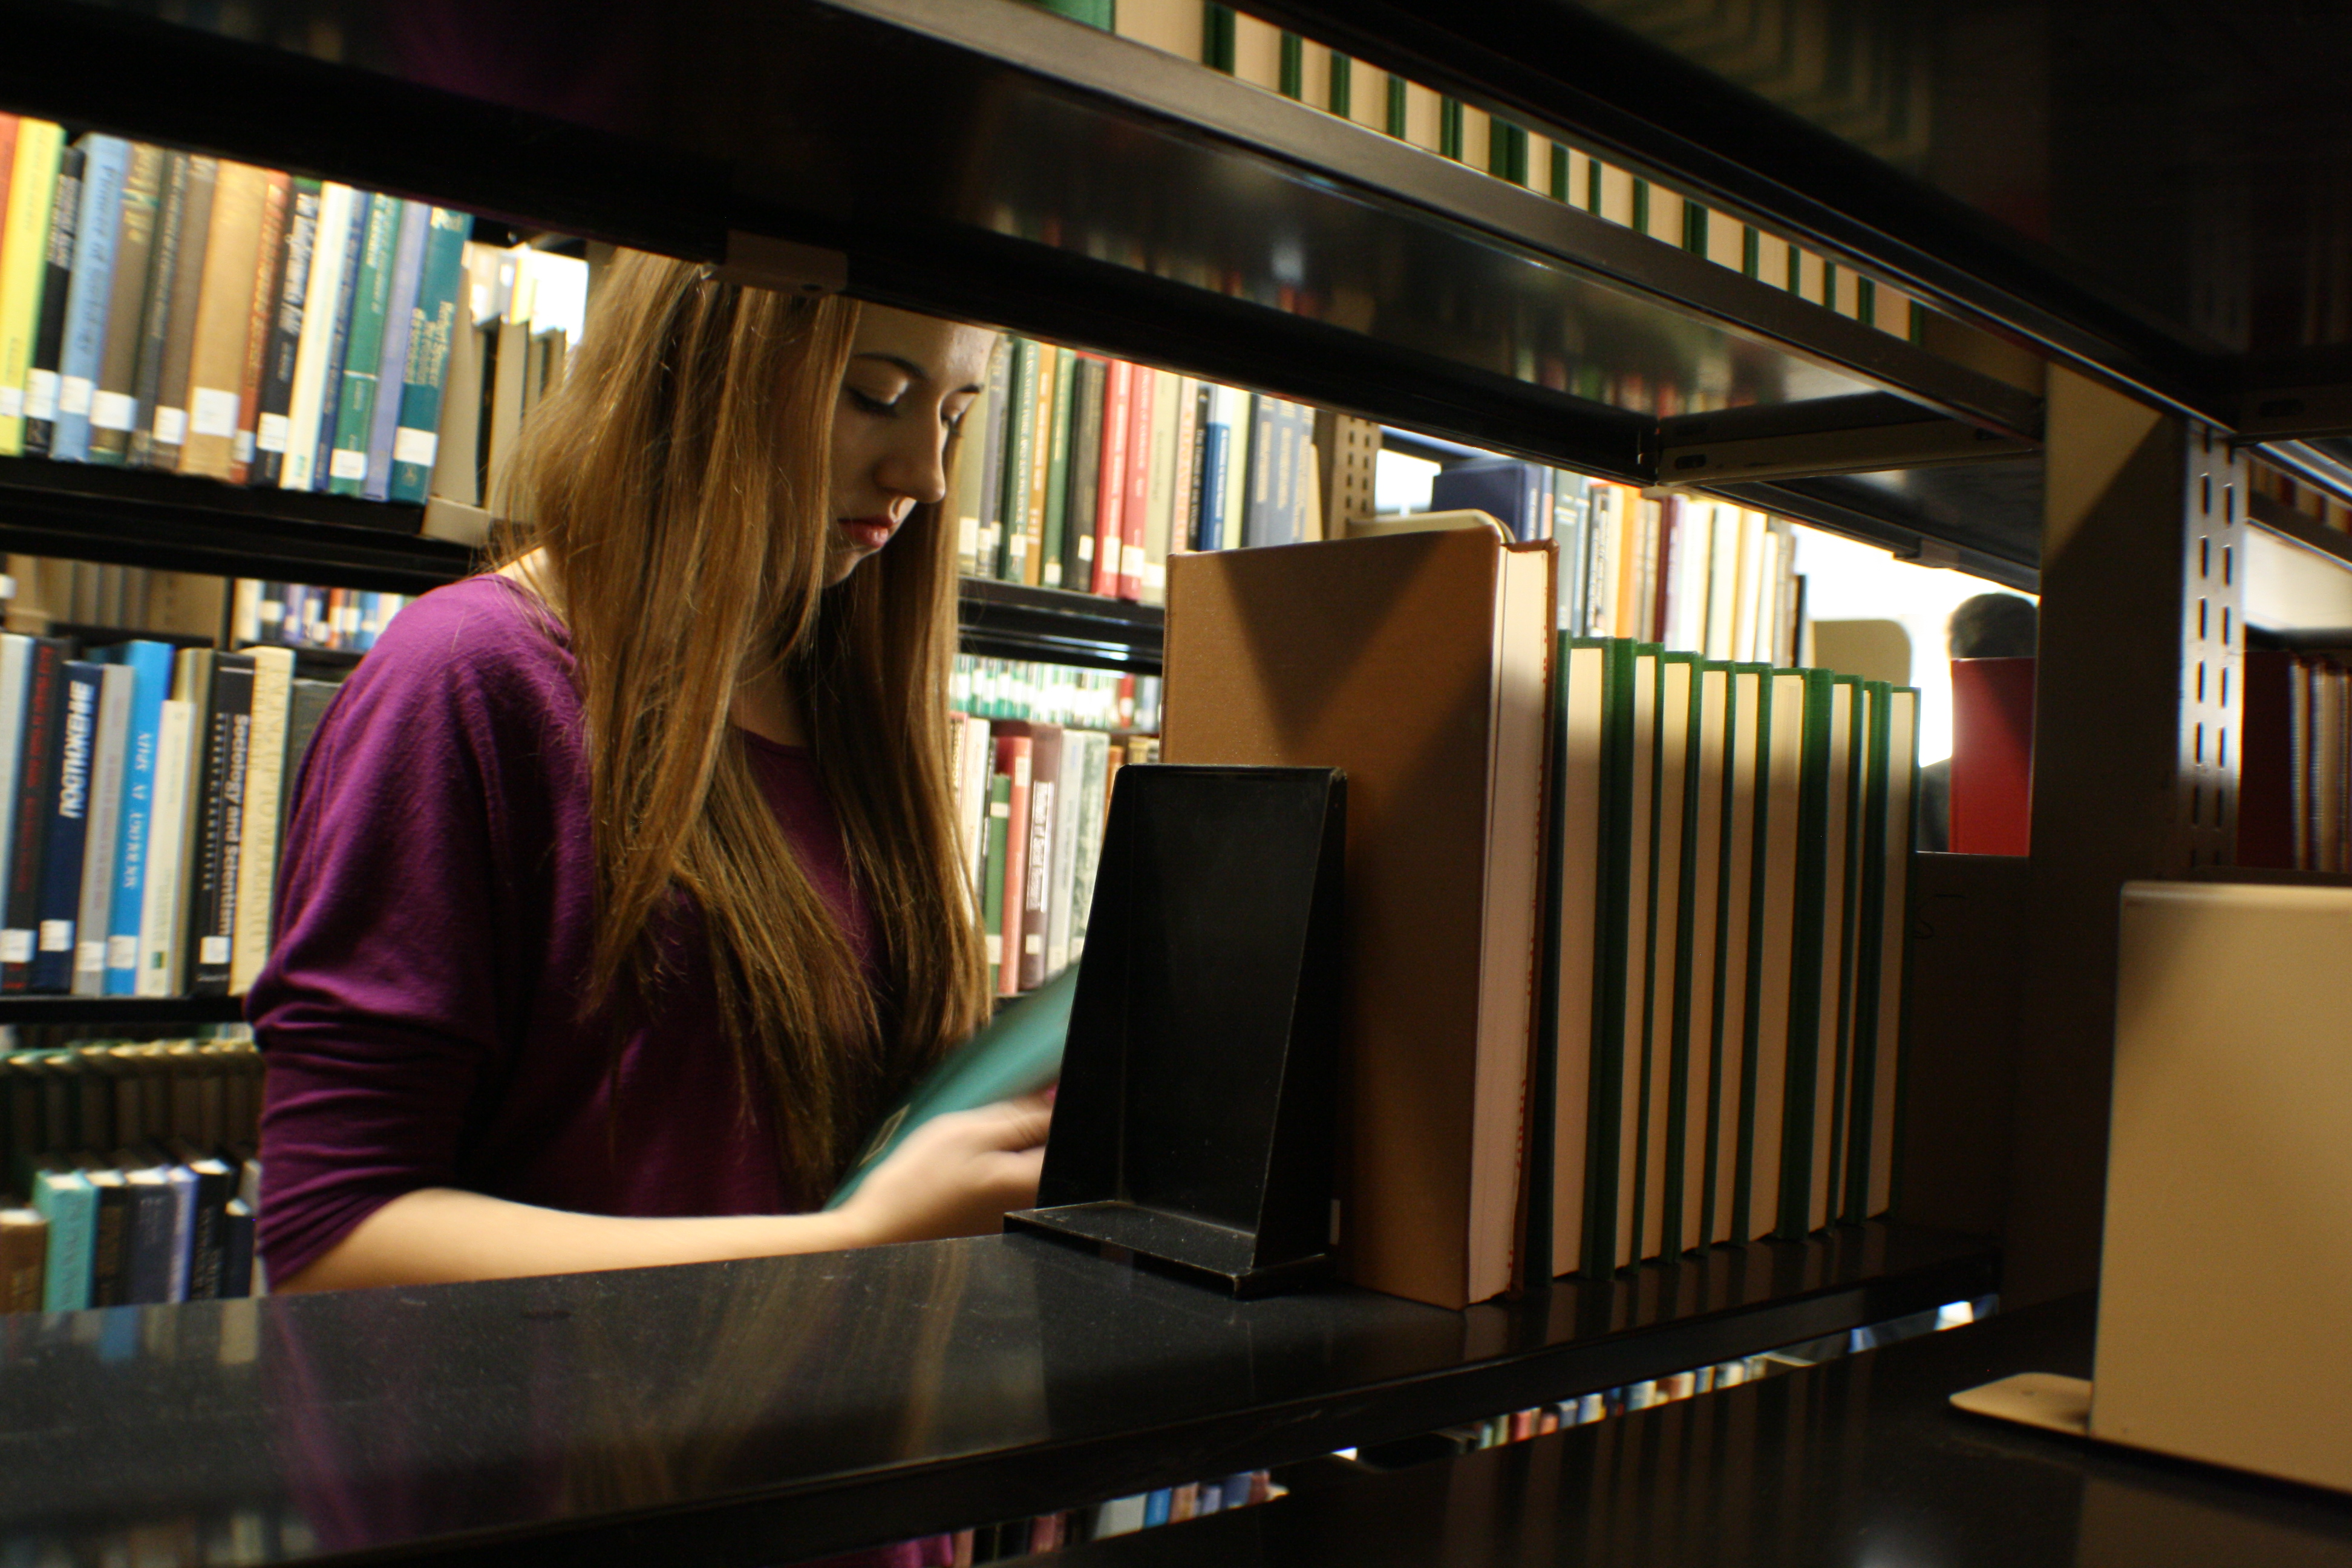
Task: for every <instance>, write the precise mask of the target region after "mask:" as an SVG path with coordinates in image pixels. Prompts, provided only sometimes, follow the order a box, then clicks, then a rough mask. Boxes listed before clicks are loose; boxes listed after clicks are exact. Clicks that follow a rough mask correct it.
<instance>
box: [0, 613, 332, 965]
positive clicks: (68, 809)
mask: <svg viewBox="0 0 2352 1568" xmlns="http://www.w3.org/2000/svg"><path fill="white" fill-rule="evenodd" d="M78 651H79V650H78V649H77V648H76V647H75V645H74V644H73V643H72V642H70V641H69V640H68V639H66V638H62V637H26V636H24V635H21V634H18V633H13V632H12V633H7V634H5V635H0V806H5V809H6V811H7V813H8V816H7V819H6V822H5V827H0V889H5V899H6V907H5V922H6V923H5V929H0V989H5V990H6V991H10V992H24V991H36V992H70V993H72V994H76V995H89V996H96V995H110V996H133V995H136V996H175V995H221V994H233V993H240V992H242V991H244V990H245V989H246V987H247V985H249V984H251V983H252V980H253V977H254V976H255V975H256V974H257V973H259V971H260V968H261V963H262V961H263V960H264V959H265V958H266V957H267V956H268V949H269V921H270V909H269V898H270V889H271V881H272V879H273V876H274V874H275V869H276V865H277V855H278V837H279V834H280V831H281V829H282V827H283V825H284V810H285V805H286V800H285V792H284V787H283V786H284V783H285V780H286V776H287V773H288V770H289V763H299V760H300V758H301V755H302V749H303V748H304V747H305V746H307V745H308V744H309V742H310V733H311V731H313V730H315V729H316V728H317V725H318V721H319V719H320V716H321V715H322V714H324V712H325V711H326V706H327V702H328V700H330V699H331V698H332V696H333V695H334V692H335V689H336V688H335V685H334V683H332V682H330V681H320V680H310V679H296V678H295V675H294V655H293V653H292V652H291V651H290V650H289V649H286V648H282V647H257V648H253V649H250V650H247V651H245V652H240V653H225V652H220V651H216V650H215V649H213V648H210V647H173V646H172V645H171V644H169V643H163V642H158V641H153V640H151V639H144V638H142V639H139V640H136V641H132V642H127V643H123V644H121V645H119V646H116V647H104V648H96V649H91V650H89V651H88V652H87V654H86V655H84V656H82V657H77V653H78Z"/></svg>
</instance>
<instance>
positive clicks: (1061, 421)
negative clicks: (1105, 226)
mask: <svg viewBox="0 0 2352 1568" xmlns="http://www.w3.org/2000/svg"><path fill="white" fill-rule="evenodd" d="M1314 425H1315V417H1314V414H1313V411H1312V410H1310V409H1307V408H1306V407H1304V406H1302V405H1298V404H1295V403H1287V402H1285V401H1283V400H1282V399H1280V398H1277V397H1270V396H1267V395H1265V394H1262V393H1250V392H1244V391H1241V390H1239V389H1237V388H1234V387H1230V386H1220V385H1218V384H1215V383H1213V382H1207V381H1202V380H1201V379H1200V378H1199V377H1197V376H1189V375H1179V374H1176V373H1174V372H1173V371H1165V370H1155V369H1153V368H1151V367H1150V366H1148V365H1139V364H1130V363H1127V362H1126V361H1124V360H1113V359H1105V358H1102V357H1100V356H1098V355H1096V354H1090V353H1078V352H1076V351H1075V350H1071V349H1066V348H1056V347H1055V346H1054V345H1053V344H1051V343H1041V342H1033V341H1032V340H1030V339H1027V338H1020V337H1006V338H1004V339H1003V340H1001V341H1000V342H998V344H997V347H996V352H995V355H994V357H993V359H992V361H991V362H990V365H989V376H988V385H987V388H986V390H985V391H984V392H983V393H982V395H981V396H980V397H979V399H978V400H976V401H975V402H974V403H973V405H972V406H971V410H970V411H969V412H968V413H967V414H966V415H965V416H964V425H963V429H964V430H965V432H966V435H965V437H964V439H963V440H962V442H961V444H960V446H959V448H958V454H957V458H956V475H955V479H954V485H953V491H952V496H951V502H952V505H953V506H954V509H955V510H954V516H955V519H956V524H957V529H958V533H957V541H958V565H959V566H960V567H961V570H962V571H963V573H964V574H966V575H968V576H979V577H993V578H998V579H1001V580H1003V581H1005V582H1012V583H1028V584H1036V585H1041V586H1044V587H1048V588H1066V589H1069V590H1072V591H1074V592H1077V593H1086V594H1097V595H1102V596H1104V597H1107V598H1117V599H1133V600H1138V601H1140V602H1141V603H1144V604H1149V605H1157V604H1161V603H1164V602H1165V601H1166V598H1167V561H1168V555H1169V552H1171V551H1181V550H1217V549H1223V548H1226V547H1229V546H1234V545H1258V544H1286V543H1291V542H1296V541H1298V540H1301V539H1318V538H1320V537H1322V534H1323V527H1322V522H1321V517H1322V505H1321V501H1320V499H1319V490H1318V476H1317V468H1316V463H1315V448H1314V437H1315V430H1314Z"/></svg>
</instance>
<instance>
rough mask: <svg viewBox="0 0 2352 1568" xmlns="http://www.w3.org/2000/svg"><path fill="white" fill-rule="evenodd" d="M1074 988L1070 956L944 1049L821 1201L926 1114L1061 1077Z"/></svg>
mask: <svg viewBox="0 0 2352 1568" xmlns="http://www.w3.org/2000/svg"><path fill="white" fill-rule="evenodd" d="M1077 989H1078V968H1077V965H1076V964H1072V965H1071V966H1070V967H1069V968H1067V969H1066V970H1064V971H1062V973H1059V974H1057V975H1055V977H1054V978H1053V979H1051V980H1048V981H1047V982H1045V984H1043V985H1041V986H1039V987H1038V988H1037V989H1036V990H1034V991H1032V992H1030V993H1029V994H1027V995H1025V996H1024V997H1022V998H1021V999H1020V1000H1019V1001H1018V1002H1015V1003H1014V1004H1013V1005H1011V1006H1009V1007H1007V1008H1005V1009H1004V1011H1003V1012H1002V1013H1000V1014H998V1015H997V1016H996V1018H995V1019H994V1020H993V1021H992V1022H991V1023H990V1024H989V1026H987V1027H986V1028H984V1029H982V1030H981V1031H980V1033H978V1034H976V1035H974V1036H973V1037H971V1039H969V1040H966V1041H965V1042H964V1043H963V1044H962V1045H961V1046H958V1047H956V1048H955V1049H954V1050H953V1051H951V1052H950V1053H949V1055H948V1058H947V1059H946V1060H944V1061H942V1062H941V1063H940V1065H939V1066H938V1067H937V1068H934V1069H933V1070H932V1073H931V1076H930V1077H929V1078H927V1079H924V1080H923V1081H922V1082H921V1083H920V1084H919V1085H917V1086H916V1089H915V1091H914V1092H913V1093H912V1094H910V1095H908V1097H907V1098H906V1100H903V1101H902V1102H900V1104H899V1105H898V1108H897V1109H896V1110H892V1111H891V1112H890V1114H889V1115H887V1116H886V1117H884V1118H883V1119H882V1124H881V1125H880V1126H879V1127H877V1129H875V1132H874V1137H873V1140H872V1142H868V1143H867V1144H866V1152H865V1153H863V1154H861V1155H859V1156H858V1160H857V1163H856V1165H854V1166H852V1167H850V1172H849V1175H848V1177H847V1178H846V1179H845V1180H844V1181H843V1183H842V1184H841V1186H840V1187H839V1188H838V1189H837V1190H836V1191H835V1193H834V1194H833V1196H832V1197H831V1198H829V1199H827V1200H826V1202H825V1205H824V1206H825V1207H826V1208H828V1209H837V1208H839V1207H840V1206H841V1205H844V1204H845V1203H847V1202H848V1201H849V1200H850V1197H851V1196H852V1195H853V1194H856V1191H857V1188H858V1184H860V1183H862V1182H864V1181H865V1180H866V1173H868V1172H870V1171H872V1170H873V1169H874V1167H875V1166H877V1165H878V1164H880V1163H882V1162H883V1161H885V1160H887V1159H888V1158H889V1157H890V1156H891V1155H892V1154H893V1153H895V1152H898V1146H899V1145H900V1144H902V1143H904V1142H906V1141H907V1135H908V1133H910V1132H912V1131H914V1130H915V1129H916V1128H918V1127H920V1126H921V1125H922V1124H923V1123H924V1122H926V1121H929V1120H930V1119H931V1118H932V1117H934V1116H942V1115H945V1114H946V1113H948V1112H949V1111H951V1110H978V1109H979V1108H980V1107H981V1106H983V1105H993V1104H995V1103H996V1102H997V1101H998V1100H1014V1099H1018V1098H1019V1097H1020V1096H1022V1095H1024V1094H1034V1093H1036V1092H1037V1091H1038V1090H1039V1089H1043V1088H1045V1086H1046V1085H1047V1084H1049V1083H1052V1082H1053V1081H1054V1080H1055V1079H1058V1078H1059V1077H1061V1075H1062V1042H1063V1041H1064V1039H1065V1038H1066V1037H1067V1036H1068V1035H1069V1032H1070V999H1071V997H1073V996H1074V995H1076V994H1077Z"/></svg>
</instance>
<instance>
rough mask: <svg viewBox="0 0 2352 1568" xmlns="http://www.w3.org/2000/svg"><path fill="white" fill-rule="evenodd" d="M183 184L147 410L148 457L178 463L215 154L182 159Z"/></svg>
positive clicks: (156, 463) (154, 462)
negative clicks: (159, 350) (184, 165)
mask: <svg viewBox="0 0 2352 1568" xmlns="http://www.w3.org/2000/svg"><path fill="white" fill-rule="evenodd" d="M185 183H186V188H185V190H184V192H183V193H182V195H181V199H180V206H181V210H180V237H179V244H178V246H177V247H175V250H174V252H173V268H172V277H171V280H170V284H169V287H168V288H167V289H165V291H164V299H165V300H166V301H167V303H166V306H165V313H164V320H163V323H162V326H163V331H162V343H163V350H162V354H161V357H160V359H159V360H158V362H157V363H156V366H155V391H154V397H153V400H152V404H144V405H142V410H144V411H146V412H147V426H148V454H147V457H148V463H149V466H151V467H153V468H173V469H176V468H178V467H179V466H180V457H181V454H182V453H183V452H184V451H185V450H186V448H187V444H188V366H189V364H190V363H191V356H192V355H193V354H194V352H195V346H196V319H197V312H198V307H199V304H200V302H201V300H202V298H203V295H204V287H205V254H206V252H207V250H208V249H209V248H210V247H211V244H212V227H213V198H214V196H215V194H216V192H217V191H218V188H219V185H220V160H219V159H217V158H204V157H192V158H190V159H188V160H187V169H186V174H185Z"/></svg>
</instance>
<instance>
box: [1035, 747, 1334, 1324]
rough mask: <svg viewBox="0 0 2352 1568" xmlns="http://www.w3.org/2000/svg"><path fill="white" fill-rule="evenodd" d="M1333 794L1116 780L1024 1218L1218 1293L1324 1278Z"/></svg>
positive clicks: (1315, 782) (1294, 787)
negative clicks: (1050, 1110) (1057, 1076)
mask: <svg viewBox="0 0 2352 1568" xmlns="http://www.w3.org/2000/svg"><path fill="white" fill-rule="evenodd" d="M1346 826H1347V781H1346V777H1345V775H1344V774H1342V773H1339V771H1338V770H1336V769H1331V768H1244V767H1176V766H1156V765H1143V766H1136V767H1129V768H1124V769H1121V770H1120V772H1119V775H1118V789H1117V790H1116V791H1114V792H1113V794H1112V797H1111V809H1110V820H1109V824H1108V829H1107V831H1106V833H1105V835H1104V841H1103V852H1102V863H1101V866H1100V868H1099V869H1098V871H1097V875H1096V879H1095V895H1094V907H1093V910H1092V913H1091V918H1090V919H1089V921H1087V944H1086V952H1085V955H1084V957H1083V958H1082V959H1081V960H1080V963H1079V968H1078V987H1077V994H1076V998H1075V999H1074V1000H1073V1002H1072V1005H1071V1011H1070V1030H1069V1044H1068V1047H1067V1049H1066V1052H1065V1053H1064V1056H1063V1060H1062V1086H1061V1090H1060V1093H1059V1095H1058V1096H1057V1097H1056V1099H1055V1106H1054V1131H1053V1133H1052V1135H1051V1137H1050V1138H1049V1139H1048V1140H1047V1142H1046V1145H1045V1174H1044V1177H1043V1179H1042V1180H1041V1181H1040V1182H1039V1184H1038V1189H1037V1205H1038V1206H1037V1207H1035V1208H1034V1209H1025V1210H1022V1211H1019V1212H1017V1213H1013V1214H1009V1215H1005V1216H1004V1218H1005V1224H1006V1226H1007V1227H1008V1228H1011V1229H1014V1230H1024V1231H1033V1232H1035V1233H1038V1234H1040V1235H1044V1236H1049V1237H1055V1238H1057V1239H1060V1240H1064V1241H1068V1242H1072V1243H1075V1244H1077V1245H1081V1246H1085V1247H1093V1248H1098V1249H1118V1250H1122V1251H1124V1252H1126V1253H1129V1254H1131V1255H1133V1257H1134V1258H1136V1259H1138V1260H1139V1261H1143V1262H1146V1263H1150V1264H1154V1265H1158V1266H1161V1267H1164V1268H1169V1269H1171V1270H1172V1271H1174V1272H1177V1273H1180V1274H1186V1275H1190V1276H1192V1277H1194V1278H1199V1279H1209V1280H1213V1281H1214V1282H1215V1283H1217V1284H1218V1285H1220V1286H1222V1287H1223V1288H1224V1289H1228V1290H1231V1291H1232V1292H1233V1293H1234V1295H1236V1296H1262V1295H1265V1294H1268V1293H1270V1292H1272V1291H1276V1290H1283V1289H1293V1288H1295V1287H1297V1286H1298V1285H1302V1284H1305V1283H1307V1282H1309V1281H1311V1280H1312V1279H1316V1278H1318V1277H1319V1276H1320V1275H1321V1274H1323V1273H1324V1272H1325V1271H1326V1270H1328V1267H1329V1265H1330V1239H1331V1237H1330V1230H1331V1184H1332V1163H1333V1137H1334V1127H1335V1121H1336V1117H1335V1115H1334V1104H1335V1100H1336V1096H1337V1092H1338V1088H1339V1059H1338V1052H1339V921H1340V870H1341V857H1342V855H1343V853H1344V837H1345V831H1346Z"/></svg>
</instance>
